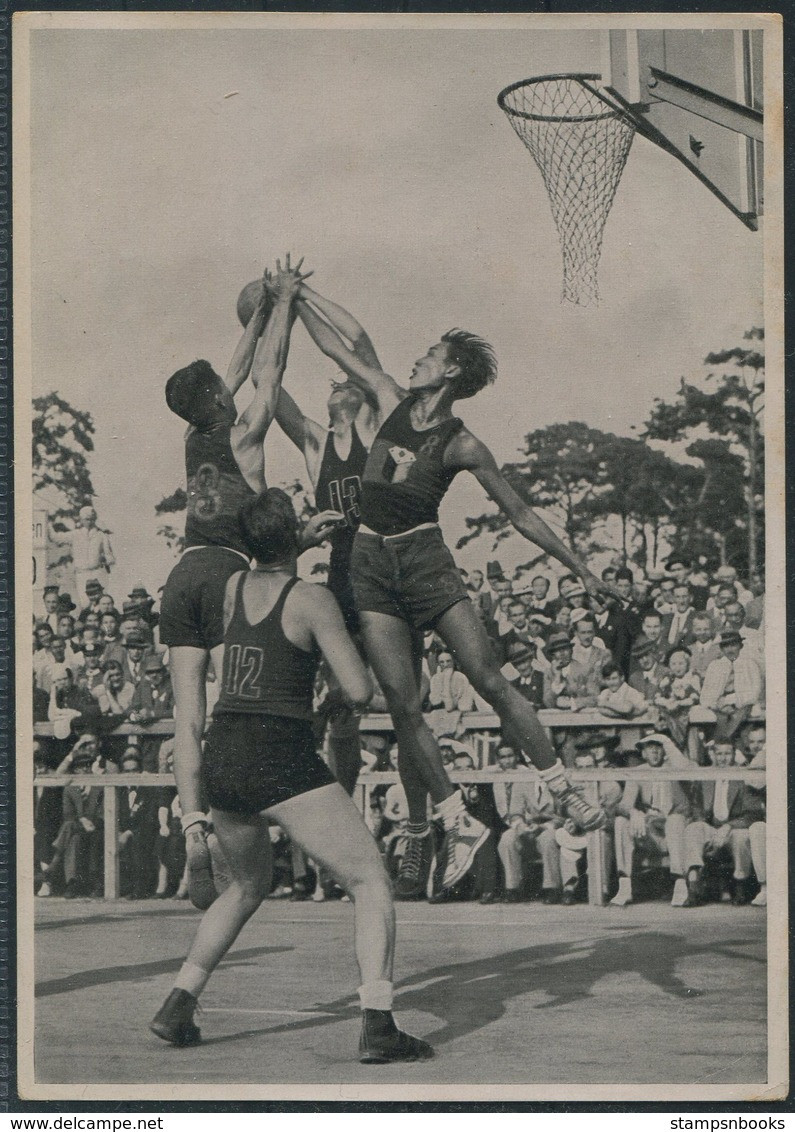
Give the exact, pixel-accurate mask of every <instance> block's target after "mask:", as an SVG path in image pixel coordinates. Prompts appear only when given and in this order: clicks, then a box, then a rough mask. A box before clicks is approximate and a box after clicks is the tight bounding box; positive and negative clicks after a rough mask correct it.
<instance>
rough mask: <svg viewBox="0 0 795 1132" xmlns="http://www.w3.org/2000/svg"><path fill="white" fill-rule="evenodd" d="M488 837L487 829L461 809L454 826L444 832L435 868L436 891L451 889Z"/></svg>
mask: <svg viewBox="0 0 795 1132" xmlns="http://www.w3.org/2000/svg"><path fill="white" fill-rule="evenodd" d="M488 836H489V830H488V827H487V826H485V825H484V824H483V823H482V822H479V821H478V820H477V818H473V817H472V815H471V814H470V813H468V812H467V811H466V810H464V809H462V810H461V811H460V812H459V813H458V814H456V815H455V824H454V825H452V826H451V827H450V828H449V829H446V830H445V831H444V841H443V843H442V848H441V851H440V854H439V861H438V864H437V867H436V881H437V883H436V886H435V887H436V889H437V890H438V889H445V888H452V887H453V885H455V884H458V882H459V881H460V880H461V878H462V877H464V876H466V874H467V873H468V872H469V870H470V869H471V868H472V864H473V862H474V860H475V854H476V853H477V851H478V849H479V848H480V847H481V845H482V844H483V842H484V841H485V840H486V838H487V837H488Z"/></svg>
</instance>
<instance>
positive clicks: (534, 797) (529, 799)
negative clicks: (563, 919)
mask: <svg viewBox="0 0 795 1132" xmlns="http://www.w3.org/2000/svg"><path fill="white" fill-rule="evenodd" d="M495 769H496V773H495V779H494V786H493V791H494V802H495V805H496V807H497V812H498V814H499V816H500V818H501V819H502V821H503V823H504V825H505V827H506V828H505V832H504V833H503V834H502V835H501V836H500V839H499V842H498V845H497V853H498V855H499V858H500V861H501V862H502V867H503V871H504V874H505V899H506V901H507V902H508V903H517V902H518V901H519V900H521V899H522V890H523V889H524V887H525V885H526V883H527V880H528V867H529V863H530V860H531V858H532V856H533V854H536V855H537V856H540V857H541V862H542V868H543V875H542V899H543V901H544V903H547V904H556V903H558V901H559V900H560V891H561V877H560V849H559V847H558V843H557V841H556V840H555V829H556V828H557V826H558V825H560V824H561V819H560V818H558V816H557V815H556V813H555V803H554V800H553V798H552V795H551V794H550V793H549V790H548V789H547V787H546V785H545V784H544V783H543V782H542V781H541V779H540V778H537V777H536V776H535V775H532V774H531V772H530V771H529V770H528V769H527V768H526V767H519V766H518V757H517V754H516V751H515V750H514V749H513V747H510V746H508V745H507V744H501V745H500V746H499V747H498V749H497V768H495ZM501 775H510V776H511V779H510V780H509V781H500V776H501ZM517 775H519V776H520V777H519V778H518V779H517V778H516V776H517Z"/></svg>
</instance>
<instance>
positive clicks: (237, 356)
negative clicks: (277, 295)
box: [225, 281, 270, 396]
mask: <svg viewBox="0 0 795 1132" xmlns="http://www.w3.org/2000/svg"><path fill="white" fill-rule="evenodd" d="M269 306H270V303H269V301H268V298H267V295H266V293H265V284H264V281H263V285H262V289H261V291H260V294H259V297H258V298H257V302H256V305H255V307H254V313H253V314H252V316H251V318H250V319H249V320H248V325H247V326H246V329H245V330H244V331H243V335H242V337H241V339H240V341H239V342H238V344H237V346H236V347H235V352H234V354H233V355H232V360H231V362H230V363H229V369H228V370H227V371H226V379H225V380H226V386H227V388H228V389H229V391H230V393H231V394H232V396H234V395H235V393H237V391H238V389H239V388H240V386H241V385H242V384H243V382H244V381H245V380H246V378H247V377H248V375H249V373H250V372H251V363H252V362H253V361H254V351H255V350H256V348H257V342H258V341H259V337H260V335H261V334H262V332H263V330H264V329H265V322H266V320H267V317H268V307H269Z"/></svg>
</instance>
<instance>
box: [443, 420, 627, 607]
mask: <svg viewBox="0 0 795 1132" xmlns="http://www.w3.org/2000/svg"><path fill="white" fill-rule="evenodd" d="M445 464H447V465H448V466H450V467H455V468H461V469H465V470H466V471H469V472H471V473H472V474H473V476H474V477H475V479H476V480H477V481H478V483H479V484H480V485H481V487H482V488H483V489H484V491H485V492H486V494H487V495H488V497H489V498H490V499H492V500H493V501H494V502H495V503H496V504H497V506H498V507H499V508H500V510H501V511H502V512H503V514H504V515H506V516H507V518H508V519H509V520H510V522H511V524H512V526H514V527H515V528H516V530H517V531H518V532H519V534H520V535H523V536H524V537H525V538H526V539H529V541H530V542H533V543H535V545H536V546H538V547H539V548H540V549H541V550H543V551H544V552H545V553H546V554H551V555H552V557H553V558H557V560H558V562H561V563H563V565H564V566H566V567H568V569H569V570H571V572H572V573H573V574H577V575H579V577H580V578H582V581H583V584H584V585H585V588H586V589H587V590H588V592H589V593H593V594H596V595H599V594H600V593H607V594H611V595H612V596H613V597H620V594H619V593H618V591H617V590H615V589H613V587H612V586H611V585H609V584H607V583H605V582H603V581H601V580H600V579H599V578H597V577H595V576H594V575H593V574H592V573H591V572H590V570H588V568H587V567H586V565H585V563H584V562H582V561H581V559H580V558H579V557H578V556H577V555H576V554H575V553H574V552H573V551H571V550H569V548H568V547H567V546H566V544H565V543H564V542H562V541H561V540H560V539H559V538H558V536H557V535H556V534H555V532H554V531H553V530H552V529H551V528H550V527H548V526H547V524H546V523H545V522H544V520H543V519H542V518H541V517H540V516H539V515H537V514H536V513H535V511H534V510H533V509H532V507H530V506H528V504H527V503H525V501H524V500H523V499H522V498H521V497H520V496H519V495H518V494H517V493H516V491H514V489H513V488H512V487H511V485H510V484H509V483H508V481H507V480H506V479H505V477H504V476H503V474H502V472H501V471H500V469H499V468H498V467H497V462H496V460H495V459H494V457H493V455H492V454H491V452H490V451H489V449H488V448H487V447H486V445H485V444H483V442H482V441H480V440H478V439H477V438H476V437H474V436H473V435H472V433H471V432H469V431H468V430H467V429H463V430H462V431H461V432H460V433H459V434H458V435H457V436H456V437H454V438H453V440H452V441H451V442H450V444H449V446H448V448H447V451H446V452H445Z"/></svg>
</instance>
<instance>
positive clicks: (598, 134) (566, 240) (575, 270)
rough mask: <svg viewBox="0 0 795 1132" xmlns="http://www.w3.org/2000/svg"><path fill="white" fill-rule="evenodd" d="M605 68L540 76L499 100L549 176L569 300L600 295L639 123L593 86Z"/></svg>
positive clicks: (586, 302)
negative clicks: (612, 218) (600, 271)
mask: <svg viewBox="0 0 795 1132" xmlns="http://www.w3.org/2000/svg"><path fill="white" fill-rule="evenodd" d="M600 79H601V76H600V75H540V76H539V77H538V78H534V79H523V80H522V81H521V82H518V83H513V84H512V85H511V86H509V87H506V88H505V90H503V91H502V92H501V93H500V95H499V97H498V99H497V101H498V103H499V105H500V107H501V108H502V109H503V110H504V111H505V113H506V114H507V115H508V120H509V121H510V123H511V125H512V126H513V128H514V130H515V131H516V133H517V134H518V135H519V137H520V138H521V139H522V141H523V142H524V144H525V146H526V147H527V149H528V150H529V151H530V153H531V154H532V157H533V160H534V161H535V163H536V165H537V166H538V168H539V169H540V170H541V176H542V177H543V178H544V184H545V185H546V188H547V192H548V194H549V202H550V205H551V207H552V216H553V218H554V220H555V224H556V226H557V229H558V236H559V238H560V246H561V249H562V251H563V296H562V297H563V299H566V300H568V301H569V302H572V303H579V304H581V305H583V306H587V305H589V304H591V303H596V302H598V301H599V289H598V285H597V268H598V266H599V257H600V255H601V251H602V234H603V232H604V227H605V224H606V222H607V217H608V215H609V213H610V209H611V207H612V204H613V198H614V197H615V195H616V189H617V188H618V182H619V181H620V180H621V174H622V173H623V171H624V166H625V165H626V162H627V157H628V155H629V149H630V146H631V145H632V139H633V137H634V136H635V125H634V123H633V121H632V119H631V118H630V117H629V116H628V115H626V114H625V113H623V111H622V110H621V108H620V107H618V106H615V105H614V104H613V103H612V102H609V101H608V100H607V98H605V97H603V96H602V95H601V94H600V93H599V91H598V90H595V89H594V88H593V87H592V86H590V85H589V83H590V82H599V81H600Z"/></svg>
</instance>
